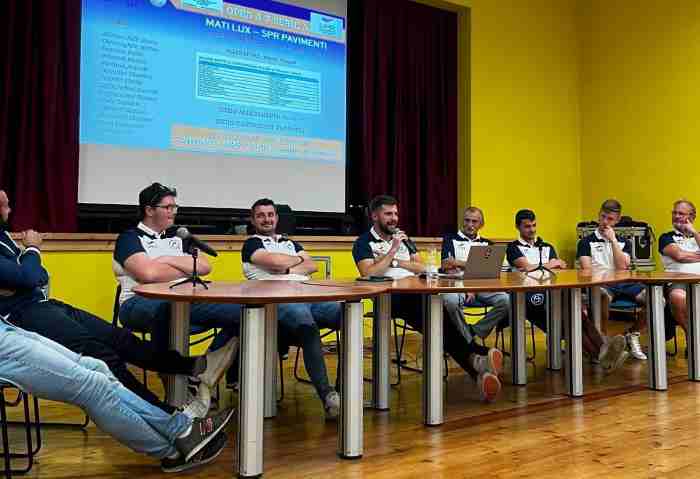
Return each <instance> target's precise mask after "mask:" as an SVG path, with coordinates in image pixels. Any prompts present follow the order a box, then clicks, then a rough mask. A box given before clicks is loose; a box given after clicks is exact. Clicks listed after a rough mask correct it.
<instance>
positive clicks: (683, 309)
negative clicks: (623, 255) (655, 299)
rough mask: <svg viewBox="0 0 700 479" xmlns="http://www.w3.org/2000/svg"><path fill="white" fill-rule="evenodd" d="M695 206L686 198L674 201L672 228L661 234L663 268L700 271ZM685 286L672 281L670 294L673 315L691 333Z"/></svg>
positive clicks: (699, 235) (660, 244) (698, 237)
mask: <svg viewBox="0 0 700 479" xmlns="http://www.w3.org/2000/svg"><path fill="white" fill-rule="evenodd" d="M696 213H697V212H696V210H695V205H694V204H693V203H692V202H690V201H688V200H684V199H680V200H678V201H676V202H675V203H673V211H672V212H671V222H672V223H673V230H672V231H669V232H668V233H664V234H662V235H661V236H660V237H659V252H660V253H661V260H662V261H663V263H664V269H665V270H666V271H669V272H674V273H691V274H700V246H698V245H699V244H700V233H698V231H697V230H696V229H695V226H694V224H693V223H694V222H695V217H696ZM686 294H687V292H686V285H685V284H683V283H671V286H670V291H669V294H668V297H669V302H670V303H671V311H672V312H673V318H674V319H675V320H676V322H677V323H678V324H679V325H680V326H681V328H683V331H685V333H686V335H687V334H688V304H687V303H686Z"/></svg>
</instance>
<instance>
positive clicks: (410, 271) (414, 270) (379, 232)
mask: <svg viewBox="0 0 700 479" xmlns="http://www.w3.org/2000/svg"><path fill="white" fill-rule="evenodd" d="M369 208H370V214H371V219H372V223H373V226H372V229H370V230H369V231H368V232H367V233H364V234H362V235H360V236H359V237H358V238H357V240H355V244H354V245H353V248H352V255H353V258H354V259H355V264H356V265H357V269H358V270H359V272H360V274H361V275H362V276H390V277H392V278H397V279H398V278H404V277H408V276H413V275H414V274H418V273H423V272H425V269H426V268H425V265H424V264H423V263H421V262H420V260H419V259H418V255H417V254H416V253H410V252H409V250H408V247H407V246H406V244H404V240H406V239H407V236H406V234H405V233H404V232H403V231H401V230H399V229H398V228H397V225H398V222H399V210H398V202H397V201H396V199H394V198H392V197H391V196H386V195H381V196H377V197H376V198H374V199H373V200H372V202H371V203H370V205H369ZM421 302H422V301H421V295H419V294H392V295H391V315H392V317H394V318H401V319H403V320H404V321H406V322H407V323H408V324H410V325H411V326H412V327H413V328H414V329H416V330H417V331H422V330H423V308H422V304H421ZM444 314H445V318H448V316H447V314H448V313H447V312H445V313H444ZM443 343H444V349H445V352H447V353H448V354H449V355H450V356H452V358H453V359H454V360H455V361H457V363H458V364H459V365H460V366H461V367H462V369H464V370H465V371H466V372H467V373H468V374H469V375H470V376H471V377H472V379H474V380H475V381H476V383H477V387H478V389H479V393H480V395H481V398H482V399H483V400H485V401H492V400H494V399H495V398H496V396H497V395H498V393H499V392H500V390H501V382H500V380H499V379H498V375H499V374H500V372H501V370H502V367H503V354H502V353H501V352H500V351H499V350H498V349H495V348H491V349H489V348H486V347H485V346H481V345H479V344H477V343H476V342H475V341H473V340H471V341H468V340H467V339H466V337H465V336H464V335H463V334H462V332H461V331H460V330H459V329H458V328H457V326H455V324H454V323H453V322H452V321H451V320H449V319H447V320H446V321H444V327H443Z"/></svg>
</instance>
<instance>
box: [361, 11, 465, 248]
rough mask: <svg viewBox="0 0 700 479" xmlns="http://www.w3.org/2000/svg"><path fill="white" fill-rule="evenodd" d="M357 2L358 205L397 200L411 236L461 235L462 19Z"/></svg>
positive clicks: (446, 14) (449, 13) (406, 229)
mask: <svg viewBox="0 0 700 479" xmlns="http://www.w3.org/2000/svg"><path fill="white" fill-rule="evenodd" d="M348 3H349V5H348V8H349V19H348V25H349V27H348V28H349V33H348V35H349V63H350V66H349V68H350V73H349V84H350V89H349V127H350V138H349V139H350V149H349V158H348V162H349V169H348V171H349V186H348V196H349V201H350V203H351V204H367V202H368V201H369V200H370V199H371V198H372V197H373V196H375V195H377V194H381V193H388V194H391V195H394V196H396V197H397V199H398V200H399V215H400V227H401V228H402V229H404V230H405V231H407V232H408V233H409V234H411V235H420V236H433V235H440V234H441V233H443V232H445V231H447V230H452V229H454V226H455V218H456V215H457V213H456V208H457V22H458V20H457V15H456V14H455V13H452V12H448V11H444V10H440V9H437V8H432V7H428V6H425V5H421V4H418V3H415V2H412V1H410V0H382V1H375V0H352V1H350V2H348Z"/></svg>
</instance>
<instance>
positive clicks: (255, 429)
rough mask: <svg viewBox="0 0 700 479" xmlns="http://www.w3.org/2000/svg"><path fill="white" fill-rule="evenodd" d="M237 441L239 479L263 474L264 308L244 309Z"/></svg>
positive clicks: (242, 312) (236, 465)
mask: <svg viewBox="0 0 700 479" xmlns="http://www.w3.org/2000/svg"><path fill="white" fill-rule="evenodd" d="M240 340H241V345H240V361H239V366H238V367H239V381H240V389H239V392H238V438H237V440H236V444H235V446H234V447H235V448H236V455H235V458H236V464H235V466H234V467H235V468H236V469H235V471H234V472H236V473H237V474H238V475H239V476H240V477H257V476H261V475H262V473H263V395H264V384H263V381H261V380H260V370H261V369H262V368H263V362H264V360H265V308H264V307H263V306H258V305H255V306H244V307H243V308H242V309H241V334H240Z"/></svg>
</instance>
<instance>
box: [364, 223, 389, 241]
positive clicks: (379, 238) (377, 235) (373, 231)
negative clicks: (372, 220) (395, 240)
mask: <svg viewBox="0 0 700 479" xmlns="http://www.w3.org/2000/svg"><path fill="white" fill-rule="evenodd" d="M369 234H371V235H372V237H374V239H376V240H377V241H383V242H385V243H391V241H388V240H385V239H384V238H382V237H381V236H379V233H377V231H376V230H375V229H374V226H372V228H371V229H370V230H369Z"/></svg>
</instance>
